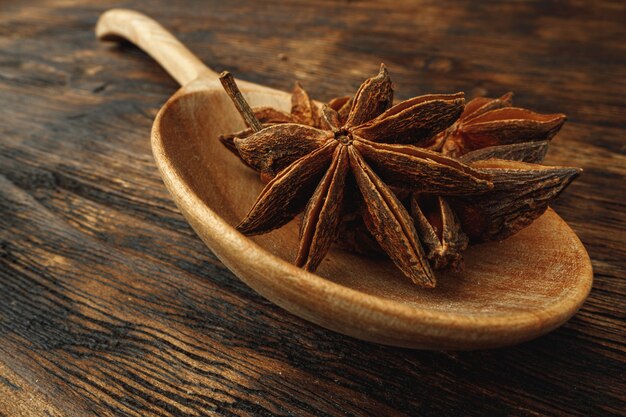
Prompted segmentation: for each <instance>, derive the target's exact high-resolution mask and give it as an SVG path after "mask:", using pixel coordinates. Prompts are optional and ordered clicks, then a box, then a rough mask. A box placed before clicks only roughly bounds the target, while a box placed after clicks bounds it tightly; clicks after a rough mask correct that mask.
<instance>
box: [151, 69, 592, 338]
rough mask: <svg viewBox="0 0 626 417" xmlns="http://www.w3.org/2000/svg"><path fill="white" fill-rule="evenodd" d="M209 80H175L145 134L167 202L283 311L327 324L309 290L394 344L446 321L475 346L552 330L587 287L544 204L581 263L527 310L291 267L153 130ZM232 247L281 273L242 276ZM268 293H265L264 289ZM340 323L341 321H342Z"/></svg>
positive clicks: (588, 273)
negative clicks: (184, 173)
mask: <svg viewBox="0 0 626 417" xmlns="http://www.w3.org/2000/svg"><path fill="white" fill-rule="evenodd" d="M240 85H241V86H242V90H243V91H244V92H246V91H247V92H251V91H253V90H256V91H260V90H262V91H263V92H264V93H271V94H275V95H280V96H285V95H286V94H287V93H284V92H282V91H278V90H273V89H270V88H267V87H262V86H258V85H255V84H251V83H245V82H244V83H240ZM212 88H216V89H217V88H221V86H220V85H219V84H218V83H217V82H215V81H213V80H196V81H195V82H192V83H190V84H189V85H188V86H186V87H183V88H181V89H180V90H179V91H178V92H177V93H176V94H174V95H173V96H172V97H171V98H170V99H169V100H168V101H167V102H166V103H165V105H164V106H163V107H162V108H161V109H160V111H159V112H158V114H157V116H156V118H155V120H154V124H153V127H152V134H151V143H152V150H153V154H154V158H155V160H156V163H157V166H158V169H159V171H160V173H161V176H162V178H163V180H164V182H165V185H166V187H167V188H168V190H169V192H170V193H171V194H172V196H173V197H174V198H173V200H174V202H175V203H176V205H177V206H178V207H179V209H180V210H181V212H182V213H183V214H184V215H185V217H186V218H187V220H188V221H189V223H190V224H191V225H192V227H193V228H194V230H196V232H197V233H198V235H199V236H200V237H201V238H202V240H203V241H204V242H205V243H206V244H207V246H209V248H210V249H211V250H212V251H213V252H214V253H215V254H216V255H217V256H218V257H219V258H220V260H222V262H224V264H225V265H226V266H227V267H229V268H230V269H231V270H232V271H233V272H234V273H235V274H236V275H237V276H238V277H239V278H240V279H242V280H243V281H244V282H245V283H246V284H247V285H249V286H250V287H252V288H253V289H255V290H256V291H257V292H259V293H260V294H261V295H263V296H266V297H267V298H268V299H270V300H271V301H273V302H275V303H276V304H278V305H280V306H281V307H283V308H285V309H287V310H290V311H291V310H292V308H291V307H293V306H294V305H298V306H299V307H300V308H301V307H305V310H306V311H308V312H309V314H307V313H302V311H299V313H298V315H300V316H304V317H305V318H307V319H309V320H311V321H313V322H316V323H317V324H321V325H323V326H325V327H330V328H333V327H334V326H333V325H332V324H331V323H328V322H326V321H324V320H323V319H320V318H319V317H318V314H317V313H318V310H319V306H316V302H314V301H312V300H313V299H314V298H315V297H311V296H310V295H311V294H315V295H318V296H319V297H321V298H322V299H324V300H325V302H326V303H327V309H328V312H326V313H324V315H326V316H328V315H331V316H332V315H341V314H348V315H349V314H354V308H353V307H354V306H355V305H357V306H358V311H360V312H367V313H365V314H366V315H368V316H369V318H370V319H372V320H374V321H375V322H376V323H377V325H378V326H380V327H381V328H385V329H393V330H395V331H397V332H399V334H398V338H399V341H398V343H394V344H397V345H401V346H412V344H411V343H410V342H406V343H405V342H402V341H401V340H407V341H408V340H410V339H411V338H412V337H414V336H415V337H417V338H422V339H423V338H424V336H432V337H434V338H437V336H439V335H440V333H441V331H440V330H441V329H442V328H445V329H446V330H452V331H456V330H458V331H460V332H462V333H463V334H464V336H463V337H462V339H467V338H468V337H469V338H470V339H475V341H476V342H477V346H479V345H482V344H483V343H481V342H479V341H480V340H482V341H483V342H485V343H486V345H489V346H491V345H493V346H497V345H503V344H508V343H513V342H517V341H522V340H527V339H530V338H532V337H535V336H538V335H540V334H543V333H546V332H547V331H549V330H552V329H553V328H555V327H557V326H559V325H560V324H562V323H563V322H564V321H566V320H567V319H569V318H570V317H571V316H572V315H574V314H575V312H576V311H577V310H578V309H579V308H580V306H581V305H582V304H583V302H584V301H585V299H586V297H587V295H588V294H589V292H590V290H591V286H592V280H593V272H592V268H591V262H590V260H589V256H588V254H587V252H586V250H585V248H584V247H583V245H582V243H581V242H580V240H579V239H578V237H577V236H576V235H575V233H574V232H573V231H572V230H571V228H570V227H569V226H568V225H567V224H566V223H565V222H564V221H563V220H562V219H561V218H560V217H559V216H558V215H557V214H556V213H554V212H553V211H552V210H551V209H549V211H548V212H547V213H546V214H545V215H553V216H554V217H555V218H556V219H558V222H559V224H560V226H561V227H562V228H565V229H567V233H568V234H571V235H572V236H573V237H574V241H575V245H576V248H575V250H576V251H577V252H578V253H580V254H581V256H585V257H586V262H585V268H584V269H583V270H582V271H581V272H580V274H579V276H578V279H577V281H576V284H577V285H576V286H573V287H570V288H569V289H566V290H564V293H563V296H562V297H560V298H559V300H557V301H556V302H555V303H547V307H546V308H540V309H535V310H533V311H522V312H519V313H503V312H499V313H496V314H494V315H486V314H485V315H479V314H473V315H471V314H461V313H455V312H440V311H433V310H429V309H423V308H419V307H416V306H410V305H407V304H406V303H402V302H397V301H393V300H390V299H385V298H382V297H378V296H376V295H371V294H367V293H364V292H361V291H358V290H355V289H352V288H349V287H346V286H343V285H340V284H337V283H335V282H332V281H330V280H328V279H326V278H323V277H321V276H319V275H316V274H313V273H309V272H307V271H305V270H302V269H300V268H297V267H296V266H294V265H292V264H291V263H289V262H287V261H285V260H283V259H281V258H279V257H278V256H275V255H273V254H272V253H270V252H268V251H267V250H265V249H263V248H262V247H261V246H260V245H258V244H256V243H255V242H253V241H252V240H250V239H249V238H247V237H246V236H245V235H243V234H241V233H240V232H238V231H237V230H236V229H235V228H234V227H233V226H231V225H230V224H228V223H227V222H226V221H225V220H224V219H222V218H221V217H220V216H219V215H218V214H217V213H215V212H214V211H213V210H212V209H211V208H209V207H207V206H206V205H205V204H204V202H203V201H202V200H201V199H200V198H199V197H198V196H197V195H196V193H195V192H194V190H193V189H192V188H191V187H189V186H188V184H187V183H186V182H185V181H184V180H183V178H182V177H181V175H180V174H179V172H178V170H177V168H176V166H174V165H173V164H172V163H171V161H170V160H169V159H168V158H167V155H166V152H165V149H164V146H163V142H162V140H161V136H160V131H161V121H162V118H163V115H164V114H165V113H166V112H167V110H168V109H169V108H170V107H171V106H172V105H173V104H174V103H176V101H177V100H179V99H181V98H183V97H185V96H186V95H188V94H190V93H193V92H197V91H206V90H208V89H212ZM200 224H201V225H203V227H204V228H205V229H207V230H208V234H209V235H213V236H219V238H217V239H215V240H213V239H210V241H207V238H206V237H205V236H204V233H200V232H199V231H198V225H200ZM205 233H206V232H205ZM233 253H246V257H242V258H240V260H241V261H243V262H245V261H247V260H248V259H254V262H255V265H256V267H257V268H259V269H265V268H268V269H272V270H275V271H277V272H278V273H279V274H278V275H279V276H280V277H281V278H282V281H280V282H279V281H277V280H276V279H275V277H273V278H271V279H267V277H265V276H263V277H261V278H259V279H255V280H254V282H250V281H249V280H248V279H247V278H246V277H245V274H240V273H239V271H240V268H239V267H238V265H237V264H236V263H235V262H231V260H230V259H229V256H227V255H228V254H233ZM225 254H226V255H225ZM583 254H584V255H583ZM268 294H272V295H271V296H268ZM318 299H319V298H318ZM294 300H295V301H294ZM344 319H345V317H344ZM355 326H357V327H358V324H357V323H355ZM340 327H341V328H343V327H342V326H340ZM372 331H373V332H374V333H375V332H376V329H372ZM362 333H363V332H362V331H360V332H355V334H353V335H357V337H359V336H358V335H361V336H362ZM468 335H469V336H468ZM362 338H366V339H370V340H375V339H371V338H369V337H362ZM447 339H449V335H448V337H446V340H447ZM489 341H491V342H493V343H490V342H489Z"/></svg>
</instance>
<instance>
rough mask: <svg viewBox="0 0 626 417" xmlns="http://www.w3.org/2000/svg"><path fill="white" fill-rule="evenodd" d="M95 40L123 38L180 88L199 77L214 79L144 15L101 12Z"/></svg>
mask: <svg viewBox="0 0 626 417" xmlns="http://www.w3.org/2000/svg"><path fill="white" fill-rule="evenodd" d="M96 37H97V38H98V39H100V40H111V41H115V40H120V39H126V40H128V41H130V42H132V43H134V44H135V45H137V46H138V47H139V48H141V49H143V50H144V51H145V52H146V53H147V54H148V55H150V56H151V57H152V58H154V59H155V60H156V61H157V62H158V63H159V64H161V66H162V67H163V68H165V70H166V71H167V72H168V73H169V74H170V75H171V76H172V77H173V78H174V79H175V80H176V81H178V83H179V84H180V85H185V84H187V83H189V82H191V81H193V80H195V79H196V78H198V76H200V75H201V74H202V75H203V76H205V77H207V76H208V77H215V79H217V77H218V75H217V73H216V72H215V71H213V70H211V69H210V68H208V67H207V66H206V65H204V63H203V62H202V61H200V60H199V59H198V57H196V56H195V55H194V54H193V53H192V52H191V51H190V50H189V49H187V48H186V47H185V45H183V44H182V43H180V42H179V41H178V39H176V38H175V37H174V35H172V34H171V33H170V32H168V31H167V30H166V29H165V28H163V26H161V25H160V24H158V23H157V22H155V21H154V20H152V19H151V18H149V17H148V16H146V15H144V14H141V13H138V12H136V11H133V10H127V9H111V10H108V11H106V12H104V13H103V14H102V15H101V16H100V19H98V23H97V24H96Z"/></svg>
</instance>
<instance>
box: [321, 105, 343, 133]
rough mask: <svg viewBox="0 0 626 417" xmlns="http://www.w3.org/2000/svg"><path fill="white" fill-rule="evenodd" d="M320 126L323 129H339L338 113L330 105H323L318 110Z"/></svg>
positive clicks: (334, 130)
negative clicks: (319, 110) (320, 109)
mask: <svg viewBox="0 0 626 417" xmlns="http://www.w3.org/2000/svg"><path fill="white" fill-rule="evenodd" d="M320 127H321V128H322V129H324V130H332V131H333V132H336V131H337V130H339V128H340V127H341V121H340V120H339V113H337V112H336V111H335V110H334V109H333V108H332V107H330V106H327V105H324V106H323V107H322V111H321V112H320Z"/></svg>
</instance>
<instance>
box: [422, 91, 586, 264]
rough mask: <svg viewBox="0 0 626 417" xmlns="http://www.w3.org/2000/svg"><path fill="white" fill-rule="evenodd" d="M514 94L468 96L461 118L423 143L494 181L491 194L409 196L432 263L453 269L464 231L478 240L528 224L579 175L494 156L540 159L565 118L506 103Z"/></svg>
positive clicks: (464, 242) (500, 235)
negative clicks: (428, 142) (446, 196)
mask: <svg viewBox="0 0 626 417" xmlns="http://www.w3.org/2000/svg"><path fill="white" fill-rule="evenodd" d="M512 97H513V94H512V93H507V94H505V95H503V96H502V97H500V98H497V99H490V98H487V97H479V98H475V99H473V100H471V101H470V102H469V103H468V104H467V106H466V107H465V110H464V111H463V113H462V114H461V117H459V119H458V120H457V121H456V122H455V123H454V124H453V125H452V126H450V127H449V128H448V129H446V130H445V131H444V132H441V133H439V134H438V135H437V136H436V137H435V139H434V140H433V142H434V143H433V144H429V145H427V146H428V147H429V149H433V150H439V151H440V152H442V153H443V154H445V155H449V156H456V157H459V159H460V160H461V161H463V162H465V163H469V164H470V166H472V167H474V168H478V169H479V170H480V171H482V172H483V173H485V174H487V175H489V176H490V178H492V180H493V182H494V188H493V189H492V190H490V191H489V192H486V193H484V194H482V195H480V196H473V197H472V198H471V199H459V198H457V199H451V200H452V205H451V204H450V203H449V202H448V201H447V199H445V198H443V197H437V196H432V195H424V194H417V193H415V194H413V195H412V197H411V207H412V215H413V218H414V220H415V224H416V227H417V230H418V232H419V233H420V237H421V239H422V242H424V244H425V246H426V248H427V253H428V258H429V260H430V261H431V263H433V264H434V265H436V266H438V267H444V266H452V267H457V268H458V266H459V264H460V261H461V259H462V257H461V253H462V251H463V250H465V248H466V247H467V244H468V237H467V235H466V233H467V234H468V235H469V237H470V238H471V239H472V240H473V241H476V242H480V241H488V240H502V239H504V238H506V237H508V236H511V235H513V234H515V233H516V232H518V231H519V230H521V229H522V228H524V227H526V226H528V225H529V224H530V223H532V221H533V220H534V219H536V218H537V217H539V216H540V215H541V214H543V212H544V211H545V210H546V209H547V207H548V203H549V202H550V201H551V200H553V199H554V198H556V196H557V195H558V194H559V193H560V192H561V191H562V190H563V189H564V188H565V187H567V185H569V183H570V182H571V181H572V180H573V179H574V178H575V177H576V176H577V175H578V174H579V173H580V170H578V169H575V168H561V167H546V166H541V165H535V164H520V163H515V162H507V161H496V160H493V159H494V158H497V159H500V160H513V161H522V162H541V161H543V158H544V157H545V154H546V151H547V149H548V143H549V140H550V139H552V137H554V135H556V133H557V132H558V131H559V130H560V128H561V127H562V126H563V123H564V122H565V119H566V117H565V115H563V114H548V115H543V114H538V113H534V112H532V111H529V110H526V109H521V108H514V107H511V105H512ZM490 159H492V161H489V162H481V163H478V162H476V161H481V160H490ZM420 202H421V204H419V203H420ZM459 217H460V219H459Z"/></svg>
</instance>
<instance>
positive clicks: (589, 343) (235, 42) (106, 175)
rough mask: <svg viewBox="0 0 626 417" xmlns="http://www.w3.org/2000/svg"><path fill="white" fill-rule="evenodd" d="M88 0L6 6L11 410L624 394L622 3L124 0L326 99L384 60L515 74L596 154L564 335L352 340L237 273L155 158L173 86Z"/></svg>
mask: <svg viewBox="0 0 626 417" xmlns="http://www.w3.org/2000/svg"><path fill="white" fill-rule="evenodd" d="M95 3H98V2H91V1H87V0H63V1H61V0H52V1H33V0H25V1H17V0H16V1H11V0H2V2H1V3H0V415H2V416H11V417H12V416H20V415H24V416H90V415H107V416H108V415H123V416H126V415H128V416H146V415H155V416H173V415H177V416H180V415H193V416H199V415H211V414H215V415H224V416H235V415H237V416H239V415H254V416H265V415H293V416H306V415H316V416H340V415H341V416H344V415H351V416H360V415H371V416H400V415H424V416H454V415H460V416H465V415H475V416H485V415H515V416H537V415H577V416H592V415H596V416H610V415H624V410H625V408H626V402H625V392H626V381H625V380H626V366H625V362H626V361H625V359H626V358H625V356H626V355H625V352H626V348H625V345H626V343H625V342H626V332H625V329H626V320H625V319H626V317H625V316H626V312H625V310H626V308H625V304H626V303H625V299H624V295H625V294H626V285H625V284H624V277H625V275H626V264H625V259H626V245H625V243H624V242H625V240H626V187H625V185H624V182H625V179H626V178H625V174H626V124H625V119H626V30H625V24H624V22H626V11H625V6H624V3H623V2H621V1H614V2H611V1H594V2H580V1H534V2H498V1H494V2H490V1H480V2H478V1H476V2H474V1H467V2H460V3H457V2H444V1H439V0H438V1H432V2H417V1H416V2H410V1H403V2H398V1H390V2H376V1H352V2H350V1H343V2H339V1H316V2H313V1H263V2H255V1H230V0H229V1H224V0H222V1H193V0H185V1H180V2H174V1H160V2H154V1H147V0H146V1H143V0H137V1H134V0H129V1H124V2H111V3H112V4H115V6H123V7H130V8H135V9H137V10H140V11H144V12H146V13H148V14H149V15H151V16H153V17H154V18H156V19H157V20H159V21H161V22H162V23H163V24H164V25H165V26H166V27H167V28H169V29H170V30H172V31H173V32H174V33H176V34H177V35H178V36H179V37H180V38H181V39H182V40H183V42H184V43H185V44H187V45H188V46H189V47H190V48H191V49H192V50H193V51H194V52H195V53H197V54H198V56H199V57H200V58H201V59H202V60H204V61H205V62H206V63H207V64H209V65H210V66H212V67H213V68H215V69H216V70H218V71H219V70H223V69H229V70H231V71H232V72H233V73H235V74H236V75H237V76H239V77H241V78H243V79H247V80H250V81H254V82H258V83H264V84H267V85H269V86H272V87H277V88H281V89H290V88H291V86H292V83H293V81H294V80H295V79H299V80H301V81H302V83H303V84H304V85H305V87H306V88H308V89H309V90H310V91H311V93H312V94H313V95H314V97H315V98H318V99H322V100H327V99H329V98H331V97H333V96H336V95H343V94H345V93H349V92H352V91H354V90H355V89H356V87H357V86H358V85H359V83H360V82H361V81H362V80H363V79H364V78H366V77H368V76H369V75H370V74H372V73H374V72H375V71H376V69H377V67H378V65H379V63H380V62H381V61H384V62H385V63H386V64H387V65H388V66H389V68H390V71H391V73H392V76H393V78H394V81H395V84H396V90H397V92H398V96H399V98H401V99H402V98H408V97H410V96H414V95H418V94H423V93H428V92H456V91H459V90H461V91H466V92H467V93H468V95H470V96H473V95H491V96H494V95H500V94H502V93H505V92H507V91H509V90H513V91H515V92H516V103H517V104H519V105H521V106H524V107H529V108H532V109H535V110H537V111H541V112H564V113H566V114H567V115H568V116H569V121H568V123H567V124H566V126H565V128H564V129H563V130H562V132H561V133H560V134H559V135H558V136H557V138H556V139H555V140H554V142H553V145H552V148H551V150H550V152H549V154H548V158H547V163H549V164H564V165H573V166H580V167H582V168H584V170H585V172H584V174H583V175H582V176H581V177H580V178H579V179H578V180H577V181H576V182H575V183H574V184H573V185H572V186H571V187H570V188H569V189H568V190H567V192H565V193H564V195H563V196H562V197H561V198H560V200H559V201H558V202H557V204H556V205H555V209H556V211H557V212H558V213H559V214H560V215H561V216H562V217H563V218H564V219H565V220H566V221H567V222H568V223H569V224H570V225H571V226H572V227H573V228H574V230H575V231H576V232H577V233H578V235H579V236H580V238H581V239H582V241H583V243H584V244H585V245H586V247H587V249H588V251H589V253H590V255H591V258H592V260H593V267H594V270H595V283H594V288H593V290H592V292H591V295H590V297H589V299H588V301H587V302H586V304H585V305H584V306H583V308H582V310H581V311H580V312H579V313H578V314H577V315H576V316H575V317H574V318H573V319H572V320H571V321H570V322H568V323H567V324H566V325H565V326H563V327H562V328H560V329H558V330H556V331H554V332H553V333H551V334H549V335H547V336H544V337H542V338H539V339H537V340H535V341H532V342H529V343H525V344H522V345H519V346H514V347H510V348H505V349H498V350H492V351H477V352H427V351H412V350H406V349H398V348H391V347H386V346H380V345H375V344H370V343H365V342H361V341H358V340H354V339H351V338H349V337H344V336H342V335H339V334H335V333H332V332H330V331H326V330H324V329H322V328H319V327H317V326H315V325H312V324H310V323H308V322H305V321H303V320H300V319H298V318H296V317H294V316H292V315H291V314H289V313H287V312H285V311H283V310H281V309H279V308H277V307H275V306H274V305H272V304H271V303H270V302H268V301H266V300H264V299H263V298H261V297H260V296H259V295H257V294H255V293H254V292H253V291H252V290H250V289H249V288H247V287H246V286H245V285H244V284H243V283H241V282H240V281H239V280H238V279H237V278H236V277H235V276H234V275H232V274H231V273H230V272H229V271H228V270H227V269H226V268H225V267H224V266H223V265H222V264H221V263H220V262H219V261H218V260H217V259H216V258H215V256H214V255H212V254H211V253H210V251H209V250H208V249H206V247H205V246H204V245H203V244H202V242H201V241H200V240H199V239H198V238H197V237H196V236H195V235H194V233H193V231H192V230H191V228H190V227H189V226H188V225H187V223H186V222H185V221H184V219H183V218H182V216H181V215H180V213H179V212H178V211H177V209H176V207H175V206H174V204H173V203H172V202H171V200H170V198H169V196H168V194H167V192H166V190H165V188H164V186H163V184H162V182H161V179H160V177H159V174H158V172H157V169H156V167H155V165H154V163H153V160H152V156H151V152H150V146H149V143H148V138H149V132H150V127H151V124H152V120H153V118H154V116H155V114H156V112H157V110H158V109H159V107H160V106H161V105H162V104H163V103H164V102H165V100H166V99H167V98H168V96H170V95H171V94H172V93H173V92H174V91H175V90H176V88H177V85H176V84H175V82H174V81H173V80H172V79H170V78H169V77H168V76H167V75H166V74H165V73H164V71H162V70H161V69H160V68H159V67H158V66H157V65H156V64H155V63H153V62H152V61H151V60H150V59H149V58H148V57H147V56H146V55H145V54H143V53H142V52H140V51H139V50H137V49H135V48H134V47H132V46H131V45H122V46H115V45H111V44H100V43H98V42H97V41H96V40H95V39H94V35H93V27H94V24H95V22H96V20H97V18H98V15H99V14H100V13H101V12H102V11H103V10H105V6H102V5H94V4H95ZM111 7H113V6H111Z"/></svg>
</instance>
